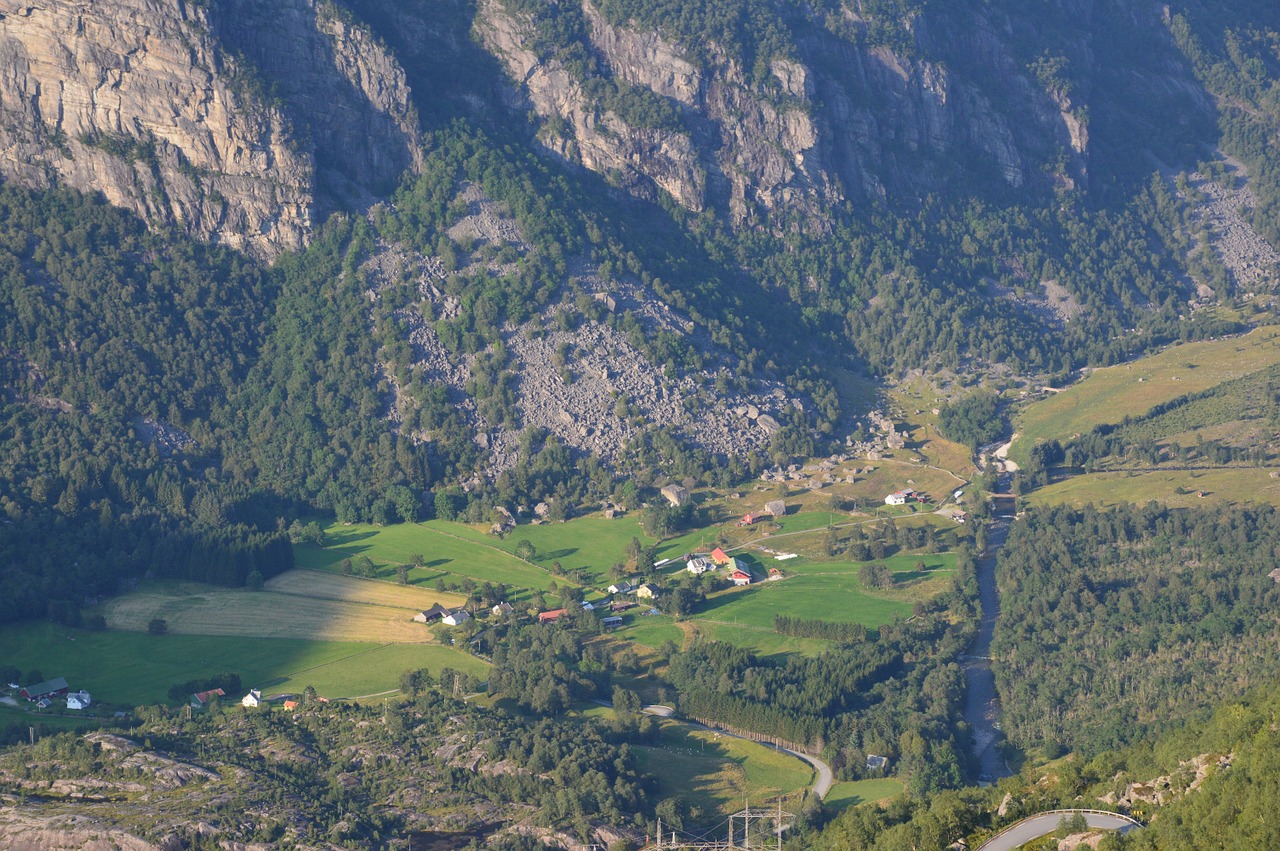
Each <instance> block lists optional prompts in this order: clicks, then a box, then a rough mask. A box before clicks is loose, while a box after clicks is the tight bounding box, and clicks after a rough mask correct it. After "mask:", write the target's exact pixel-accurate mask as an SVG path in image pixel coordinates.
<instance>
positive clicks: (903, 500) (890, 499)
mask: <svg viewBox="0 0 1280 851" xmlns="http://www.w3.org/2000/svg"><path fill="white" fill-rule="evenodd" d="M915 493H916V492H915V491H913V490H912V489H911V488H903V489H902V490H900V491H895V492H894V493H891V494H889V495H888V496H886V497H885V498H884V504H885V505H906V504H907V500H908V499H910V498H911V497H913V496H915Z"/></svg>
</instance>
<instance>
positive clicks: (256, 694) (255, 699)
mask: <svg viewBox="0 0 1280 851" xmlns="http://www.w3.org/2000/svg"><path fill="white" fill-rule="evenodd" d="M261 703H262V692H260V691H258V690H257V689H256V688H254V689H249V693H248V694H246V695H245V696H244V697H242V698H240V705H241V706H248V707H254V706H258V705H259V704H261Z"/></svg>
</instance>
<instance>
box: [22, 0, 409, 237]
mask: <svg viewBox="0 0 1280 851" xmlns="http://www.w3.org/2000/svg"><path fill="white" fill-rule="evenodd" d="M272 8H273V12H274V14H275V15H276V18H275V20H276V26H275V27H273V28H271V29H269V30H266V31H263V32H260V33H259V35H260V39H259V41H257V42H254V44H255V45H257V46H261V47H262V49H261V50H258V51H252V50H247V49H243V48H241V47H238V46H237V45H236V44H230V45H229V44H228V43H227V41H225V40H224V38H223V35H224V33H225V31H226V30H228V29H235V26H234V25H228V22H237V23H239V22H244V21H246V20H250V19H249V18H248V17H247V16H246V15H245V14H244V12H245V11H246V10H244V9H235V8H231V7H227V6H214V7H206V6H199V5H195V4H190V3H187V2H184V0H113V2H110V3H106V2H87V0H39V2H17V1H16V0H3V2H0V171H3V173H4V174H5V175H6V176H7V177H8V178H10V179H14V180H18V181H20V182H22V183H24V184H27V185H31V186H38V187H39V186H47V185H49V184H51V183H53V182H55V181H58V182H62V183H65V184H67V185H69V186H72V187H75V188H77V189H81V190H84V191H90V192H92V191H100V192H102V193H103V194H104V195H105V196H106V197H107V199H108V200H109V201H110V202H111V203H113V204H117V205H119V206H122V207H126V208H128V209H131V210H133V211H134V212H136V213H138V214H139V215H141V216H142V217H143V218H145V219H146V220H147V221H149V222H151V223H153V224H159V225H176V226H179V227H181V228H184V229H186V230H187V231H189V232H191V233H192V234H194V235H197V236H200V237H204V238H212V239H215V240H218V241H221V242H225V243H227V244H229V245H232V246H234V247H237V248H240V249H243V250H247V251H250V252H252V253H254V254H257V255H259V256H263V257H271V256H274V255H275V254H277V253H278V252H279V251H281V250H288V249H295V248H299V247H301V246H302V245H303V244H305V242H306V240H307V238H308V235H309V234H310V231H311V227H312V222H313V219H314V217H315V214H316V212H317V210H318V209H324V208H325V207H327V206H332V205H336V204H337V203H340V202H349V201H350V200H351V199H352V196H353V194H354V193H352V192H350V191H348V190H347V187H348V186H349V185H350V184H351V182H353V181H359V182H360V183H361V185H364V186H374V187H377V186H379V185H380V184H382V185H385V184H386V183H388V182H389V181H390V180H392V179H394V176H395V175H398V174H399V173H400V172H401V171H402V170H403V168H404V167H406V166H408V165H412V164H413V163H415V162H416V160H415V153H414V152H415V151H416V150H417V127H416V118H415V116H414V113H413V110H412V108H411V107H410V105H409V101H408V94H407V86H406V85H405V83H404V76H403V73H402V72H401V73H400V74H399V75H397V74H396V69H395V67H394V63H393V62H392V61H391V60H390V59H389V57H387V56H386V55H385V54H384V53H381V52H380V51H379V50H378V49H377V46H376V44H375V43H374V41H373V39H372V38H371V37H370V36H369V35H368V34H367V33H363V32H361V31H360V30H359V29H358V28H357V27H355V26H354V25H353V24H351V23H350V22H348V21H346V20H343V19H342V18H341V17H339V16H336V15H333V14H327V13H326V11H325V10H324V9H322V8H318V7H317V5H316V4H315V3H310V2H307V0H294V1H293V2H287V3H283V4H274V5H273V7H272ZM272 37H274V38H275V41H274V42H273V41H271V38H272ZM285 45H288V46H289V48H290V50H289V51H283V50H281V49H280V48H281V47H282V46H285ZM273 51H274V52H273ZM255 54H256V55H255ZM271 55H278V56H282V57H283V59H282V61H287V62H288V63H290V65H289V67H291V69H292V70H293V72H294V74H295V76H296V79H297V80H298V81H299V84H298V86H297V87H295V88H292V89H288V88H286V89H284V91H283V92H282V91H280V90H279V89H276V90H273V88H272V87H271V86H270V85H269V82H268V81H267V80H264V75H263V74H261V73H260V72H259V70H258V69H257V68H256V67H255V61H256V60H258V59H260V58H264V57H266V56H271ZM269 67H270V66H269ZM304 86H305V87H306V92H307V97H306V99H302V98H301V97H300V96H299V95H300V92H301V91H302V89H303V87H304ZM290 96H293V97H292V98H291V97H290ZM357 136H358V142H357V141H356V140H357ZM342 178H347V179H346V180H345V181H344V180H343V179H342Z"/></svg>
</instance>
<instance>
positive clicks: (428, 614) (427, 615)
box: [413, 603, 449, 623]
mask: <svg viewBox="0 0 1280 851" xmlns="http://www.w3.org/2000/svg"><path fill="white" fill-rule="evenodd" d="M447 614H449V610H448V609H446V608H445V607H444V606H442V605H440V604H439V603H436V604H435V605H434V606H432V607H431V608H429V609H427V610H426V611H423V612H418V613H417V614H416V615H414V616H413V620H414V621H415V622H416V623H431V622H433V621H438V620H440V618H442V617H444V616H445V615H447Z"/></svg>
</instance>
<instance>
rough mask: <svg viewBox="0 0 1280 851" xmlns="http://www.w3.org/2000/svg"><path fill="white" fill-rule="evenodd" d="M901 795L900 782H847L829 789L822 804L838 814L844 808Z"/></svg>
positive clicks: (888, 779) (886, 779)
mask: <svg viewBox="0 0 1280 851" xmlns="http://www.w3.org/2000/svg"><path fill="white" fill-rule="evenodd" d="M900 794H902V781H900V780H893V779H891V778H887V777H885V778H880V779H876V780H848V781H845V782H844V783H837V784H835V785H834V786H832V787H831V791H830V792H828V793H827V797H826V798H824V799H823V803H824V804H826V805H827V808H828V809H830V810H834V811H835V812H839V811H841V810H843V809H845V808H846V807H856V806H857V805H858V804H866V803H870V802H874V801H883V800H885V799H887V798H893V797H895V796H897V795H900Z"/></svg>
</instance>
